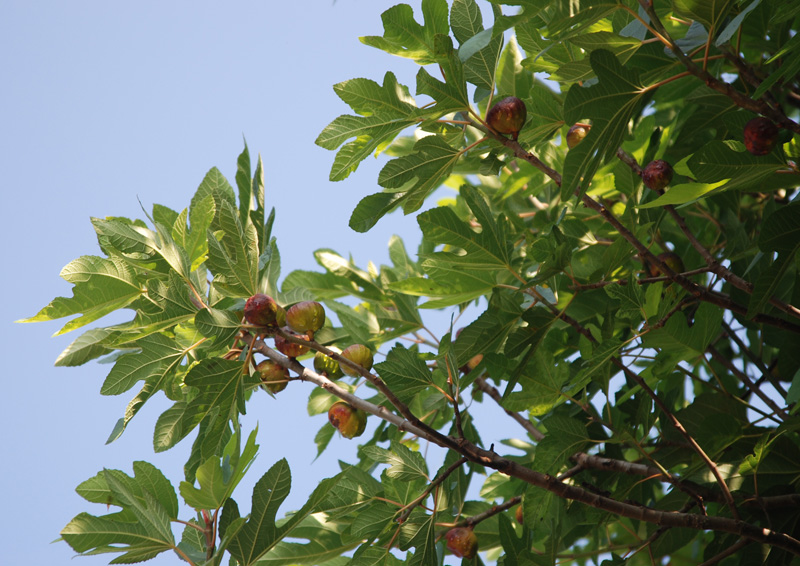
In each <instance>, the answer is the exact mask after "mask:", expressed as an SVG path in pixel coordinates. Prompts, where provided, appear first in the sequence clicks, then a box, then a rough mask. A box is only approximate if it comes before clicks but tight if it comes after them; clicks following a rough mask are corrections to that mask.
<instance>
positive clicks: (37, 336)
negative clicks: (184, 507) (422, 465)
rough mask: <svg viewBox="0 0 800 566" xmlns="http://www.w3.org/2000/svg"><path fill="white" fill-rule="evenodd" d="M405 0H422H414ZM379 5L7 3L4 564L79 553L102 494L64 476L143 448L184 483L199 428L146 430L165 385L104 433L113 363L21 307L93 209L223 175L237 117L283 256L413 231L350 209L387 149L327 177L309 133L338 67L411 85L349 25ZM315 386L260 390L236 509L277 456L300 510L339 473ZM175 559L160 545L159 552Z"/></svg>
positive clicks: (330, 111)
mask: <svg viewBox="0 0 800 566" xmlns="http://www.w3.org/2000/svg"><path fill="white" fill-rule="evenodd" d="M410 4H411V5H412V6H414V8H415V12H416V13H417V14H419V1H411V2H410ZM389 6H391V3H388V2H376V1H367V0H338V1H337V2H335V3H333V2H331V1H323V2H266V1H259V2H254V1H243V2H225V3H223V2H209V1H193V2H188V1H173V2H160V1H159V2H155V1H151V0H150V1H148V0H145V1H139V2H116V1H113V2H109V1H108V0H103V1H80V0H79V1H76V2H56V1H54V0H46V1H39V2H30V1H27V0H7V1H6V2H3V3H2V4H1V5H0V29H1V30H2V31H1V33H0V52H2V53H3V56H2V57H3V58H2V62H1V63H0V65H2V66H1V67H0V68H1V69H2V78H3V81H2V82H3V86H2V89H0V100H1V101H2V126H1V127H0V132H1V133H0V143H1V144H2V148H0V160H2V170H3V174H4V177H5V181H4V182H3V188H2V195H3V205H2V207H0V210H1V212H0V213H1V214H2V223H3V224H2V225H3V228H4V236H5V241H6V246H5V250H6V253H5V257H4V261H3V265H4V274H3V277H2V290H3V298H4V300H3V302H2V303H1V304H0V322H1V324H0V332H2V336H1V337H0V338H2V340H1V341H0V344H2V348H3V354H4V356H3V357H4V370H5V371H4V372H3V377H2V384H3V387H2V393H1V394H0V405H1V406H0V426H1V427H2V428H1V430H2V442H3V449H4V450H3V457H2V459H0V461H1V462H2V463H1V464H0V485H2V488H3V491H4V495H5V497H4V506H3V512H2V514H0V532H2V533H3V535H4V536H3V538H4V540H5V544H4V545H3V546H4V549H3V552H2V562H3V563H6V564H23V563H24V564H51V565H55V564H67V563H73V562H70V559H71V557H72V556H73V552H72V550H71V549H70V548H69V547H68V546H67V545H66V544H65V543H55V544H49V543H50V542H51V541H53V540H54V539H56V538H57V537H58V532H59V531H60V529H61V528H62V527H63V526H64V525H65V524H66V523H67V522H68V521H69V520H70V519H71V518H72V517H73V516H75V515H76V514H78V513H79V512H81V511H89V512H93V513H102V512H103V509H100V508H97V507H93V506H92V505H91V504H89V503H87V502H85V501H83V500H82V499H81V498H80V497H78V496H77V495H76V494H75V492H74V488H75V486H76V485H77V484H78V483H80V482H81V481H83V480H85V479H87V478H89V477H91V476H93V475H94V474H96V473H97V472H98V471H100V470H101V469H102V468H103V467H109V468H118V469H122V470H125V471H126V472H128V473H130V472H131V462H132V461H133V460H147V461H150V462H152V463H154V464H155V465H157V466H159V467H160V468H161V469H162V470H163V471H164V472H165V473H166V475H167V477H168V478H170V480H171V481H172V482H173V485H174V486H175V487H176V488H177V485H178V483H179V481H180V480H181V479H182V477H183V473H182V466H183V463H184V461H185V459H186V457H187V455H188V450H189V448H190V443H191V439H187V440H185V441H184V442H183V443H181V444H179V445H178V446H177V447H176V448H174V449H172V450H171V451H169V452H167V453H164V454H154V453H153V449H152V440H151V439H152V432H153V425H154V422H155V419H156V418H157V417H158V415H159V414H160V413H161V412H162V411H163V410H164V409H165V408H166V407H167V406H168V403H167V402H166V400H165V399H164V397H163V396H159V398H158V399H154V400H152V401H150V402H149V403H148V404H147V406H145V408H144V409H143V410H142V411H141V412H140V414H139V415H137V417H136V419H134V421H133V422H132V423H131V425H130V427H129V428H128V430H127V431H126V433H125V434H124V435H123V436H122V438H121V439H119V440H118V441H117V442H115V443H114V444H111V445H109V446H106V445H105V440H106V438H107V437H108V434H109V432H110V431H111V429H112V427H113V425H114V423H115V422H116V420H117V419H118V418H119V417H120V416H121V415H122V414H123V411H124V408H125V406H126V405H127V403H128V400H129V398H130V397H131V396H132V395H133V394H134V393H133V392H130V393H129V394H124V395H121V396H119V397H101V396H100V394H99V390H100V385H101V384H102V381H103V378H104V377H105V375H106V374H107V373H108V371H109V369H110V366H101V365H98V364H94V363H92V364H89V365H86V366H83V367H80V368H55V367H54V366H53V362H54V360H55V358H56V357H57V355H58V354H59V353H60V351H61V350H62V349H63V348H64V347H66V346H67V345H68V344H69V343H70V342H71V341H72V340H73V339H74V338H76V337H77V335H78V334H77V333H73V334H68V335H66V336H60V337H57V338H51V335H52V334H53V333H54V332H55V331H57V330H58V329H59V328H60V327H61V326H62V324H63V322H64V321H56V322H53V323H37V324H28V325H20V324H14V323H13V321H14V320H17V319H21V318H25V317H29V316H32V315H33V314H35V313H36V312H38V310H39V309H40V308H42V307H43V306H44V305H46V304H47V303H48V302H49V301H50V300H51V299H52V298H53V297H55V296H57V295H66V296H70V295H71V291H70V287H69V285H68V284H67V283H66V282H64V281H63V280H61V279H60V278H59V277H58V273H59V271H60V270H61V268H62V267H63V266H64V265H66V264H67V263H68V262H69V261H71V260H72V259H74V258H76V257H78V256H80V255H90V254H98V253H99V249H98V247H97V243H96V240H95V237H94V232H93V230H92V227H91V225H90V223H89V218H90V217H92V216H100V217H102V216H127V217H138V218H142V217H143V215H142V211H141V208H140V204H139V201H141V203H142V204H143V205H144V207H145V208H146V209H148V210H150V209H151V207H152V205H153V203H159V204H164V205H166V206H169V207H171V208H174V209H178V210H180V209H182V208H184V207H185V206H187V205H188V203H189V199H190V198H191V196H192V194H193V193H194V191H195V189H196V188H197V185H198V184H199V183H200V181H201V180H202V178H203V176H204V175H205V173H206V171H207V170H208V169H209V168H211V167H212V166H218V167H219V168H220V169H221V170H222V172H223V173H224V174H225V175H226V176H227V177H228V179H229V180H231V181H232V182H233V178H234V174H235V164H236V157H237V156H238V154H239V153H240V151H241V150H242V143H243V142H242V138H243V136H245V137H246V138H247V142H248V145H249V147H250V151H251V154H252V155H253V156H255V155H257V154H258V153H261V154H262V156H263V159H264V164H265V168H266V179H267V201H268V205H273V206H275V207H276V208H277V222H276V226H275V233H276V235H277V236H278V245H279V247H280V250H281V254H282V258H283V266H284V272H283V273H284V275H285V274H286V273H288V272H289V271H291V270H292V269H299V268H304V269H316V264H315V263H314V261H313V257H312V252H313V250H315V249H317V248H319V247H330V248H333V249H335V250H337V251H339V252H340V253H342V254H343V255H347V254H348V253H351V254H352V255H353V256H354V258H355V259H356V260H357V261H358V262H359V263H360V264H362V265H365V264H366V262H367V261H368V260H370V259H372V260H375V261H376V263H380V262H382V261H383V262H385V261H386V260H387V253H386V244H387V242H388V240H389V237H390V236H391V235H392V234H394V233H397V234H400V235H402V236H403V237H404V238H408V239H407V244H409V246H408V247H409V251H411V252H413V251H414V250H415V249H416V244H417V243H418V238H419V236H418V229H417V227H416V222H415V219H414V217H413V216H412V217H402V216H400V215H398V214H393V215H391V216H390V217H388V218H385V219H383V220H382V221H381V222H380V223H379V224H378V225H377V226H376V227H375V228H374V229H373V230H372V231H371V232H369V233H368V234H366V235H362V234H356V233H355V232H353V231H352V230H350V229H349V228H348V227H347V220H348V218H349V215H350V212H351V211H352V209H353V208H354V207H355V205H356V204H357V202H358V200H359V199H360V198H361V197H363V196H365V195H367V194H370V193H373V192H376V191H377V190H378V187H377V183H376V179H377V173H378V171H379V170H380V166H381V164H382V161H381V160H371V159H370V160H368V161H367V162H365V163H364V164H363V165H362V166H361V168H360V169H359V170H358V171H357V172H356V173H355V174H354V175H352V176H351V177H350V178H349V179H348V180H346V181H344V182H340V183H331V182H329V181H328V172H329V169H330V166H331V163H332V160H333V157H334V154H333V153H332V152H329V151H326V150H323V149H321V148H319V147H317V146H315V145H314V139H315V138H316V136H317V134H318V133H319V132H320V131H321V130H322V128H323V127H324V126H325V125H326V124H328V123H329V122H330V121H331V120H333V118H335V117H336V116H338V115H339V114H343V113H348V111H349V109H348V108H347V107H346V106H345V105H344V103H342V102H341V101H340V100H339V99H338V98H337V97H336V96H335V94H334V92H333V90H332V88H331V87H332V85H333V84H334V83H336V82H339V81H342V80H346V79H349V78H355V77H367V78H372V79H375V80H378V81H381V80H382V77H383V74H384V72H385V71H386V70H389V69H391V70H392V71H393V72H395V74H396V75H397V76H398V78H399V80H400V81H401V82H403V83H405V84H407V85H409V86H411V88H412V92H413V87H414V79H413V77H414V76H415V75H416V71H417V67H416V66H415V64H414V63H412V62H410V61H407V60H402V59H398V58H394V57H391V56H389V55H387V54H384V53H382V52H380V51H377V50H374V49H372V48H369V47H366V46H364V45H362V44H361V43H360V42H359V41H358V37H359V36H362V35H381V34H382V26H381V21H380V13H381V12H382V11H383V10H385V9H386V8H388V7H389ZM299 227H302V229H299ZM102 322H104V323H105V324H110V323H112V322H116V320H114V321H102ZM439 330H442V329H441V328H440V329H439ZM307 395H308V389H307V387H290V388H289V389H287V391H285V392H284V393H282V394H281V402H280V403H278V402H276V401H274V400H272V399H270V398H268V397H267V396H266V395H262V396H260V399H259V400H258V401H257V402H254V403H252V404H251V405H250V407H249V412H248V416H247V419H246V420H245V423H244V424H245V428H246V430H249V428H250V427H252V426H254V425H255V423H256V422H258V423H259V426H260V434H259V443H260V445H261V450H260V454H259V457H258V459H257V461H256V464H255V465H254V467H253V468H252V469H251V471H250V477H249V480H250V482H245V483H243V484H242V485H241V486H240V488H239V491H238V493H237V495H236V497H237V500H238V501H239V503H240V505H242V506H243V508H244V509H248V508H249V499H250V489H251V486H252V482H255V480H257V479H258V477H259V476H260V475H261V474H262V473H263V472H264V471H266V470H267V469H268V468H269V467H270V466H271V465H272V464H273V463H274V462H275V461H277V460H278V459H279V458H282V457H286V458H287V459H288V460H289V464H290V466H291V468H292V472H293V480H294V481H293V485H294V487H293V493H292V495H291V496H290V499H289V501H288V505H287V506H286V509H292V508H297V507H299V505H300V504H301V503H302V501H303V496H304V495H305V494H307V493H309V492H310V490H311V488H313V486H314V485H315V484H316V482H317V481H318V480H319V479H320V478H322V477H327V476H329V475H332V474H333V473H335V471H336V458H337V457H341V458H343V459H348V457H351V455H352V454H353V451H354V448H355V443H354V442H350V443H348V441H346V440H344V439H341V438H335V439H334V441H333V444H332V446H333V448H334V449H333V450H330V449H329V452H328V454H327V456H326V457H324V458H321V459H320V460H318V461H317V462H316V463H315V464H314V465H311V462H312V460H313V457H314V454H315V447H314V446H313V443H312V438H313V435H314V434H315V433H316V431H317V429H318V428H319V427H320V426H322V424H323V422H324V417H323V416H318V417H316V418H314V419H309V418H308V417H307V416H306V408H305V406H306V399H307ZM503 422H505V421H503ZM287 423H290V425H291V426H287ZM508 423H509V424H508V426H509V427H510V426H512V425H511V422H510V421H508ZM485 440H488V441H491V440H493V439H491V438H489V439H485ZM433 471H435V470H433ZM187 518H188V517H187ZM178 535H179V533H178ZM109 559H110V557H103V556H99V557H89V558H81V559H78V562H75V564H80V565H87V566H92V565H96V564H106V563H107V562H108V560H109ZM176 563H178V562H177V557H176V556H174V555H166V554H165V555H162V556H161V557H159V558H158V559H156V560H154V561H151V562H150V564H176Z"/></svg>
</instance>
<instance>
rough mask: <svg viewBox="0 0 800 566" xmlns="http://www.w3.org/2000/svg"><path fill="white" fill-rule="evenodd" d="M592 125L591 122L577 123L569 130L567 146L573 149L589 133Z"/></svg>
mask: <svg viewBox="0 0 800 566" xmlns="http://www.w3.org/2000/svg"><path fill="white" fill-rule="evenodd" d="M590 129H591V126H590V125H589V124H575V125H574V126H572V127H571V128H570V129H569V131H568V132H567V147H569V148H570V149H572V148H573V147H575V146H576V145H578V144H579V143H581V142H582V141H583V138H585V137H586V136H587V135H588V134H589V130H590Z"/></svg>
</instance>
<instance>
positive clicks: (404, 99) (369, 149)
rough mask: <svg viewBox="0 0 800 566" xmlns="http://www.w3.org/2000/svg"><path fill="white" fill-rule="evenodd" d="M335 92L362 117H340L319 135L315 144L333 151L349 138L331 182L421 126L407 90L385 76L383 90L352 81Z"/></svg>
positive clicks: (366, 82)
mask: <svg viewBox="0 0 800 566" xmlns="http://www.w3.org/2000/svg"><path fill="white" fill-rule="evenodd" d="M333 88H334V91H335V92H336V94H337V95H338V96H339V97H340V98H341V99H342V100H344V101H345V102H346V103H347V104H349V105H350V107H351V108H352V109H353V110H354V111H355V112H357V113H358V114H360V116H339V117H338V118H336V119H335V120H334V121H333V122H331V123H330V124H329V125H328V126H326V127H325V129H324V130H322V132H321V133H320V134H319V136H318V137H317V139H316V142H315V143H316V144H317V145H319V146H320V147H324V148H325V149H330V150H334V149H336V148H338V147H339V146H340V145H342V144H343V143H345V142H346V141H347V140H348V139H350V138H355V141H353V142H350V143H349V144H347V145H345V146H344V147H343V148H342V149H341V150H340V151H339V154H338V155H337V156H336V160H335V161H334V166H333V169H332V170H331V174H330V180H331V181H341V180H342V179H344V178H345V177H347V176H348V175H349V174H350V173H352V172H353V171H355V170H356V168H357V167H358V164H359V163H360V162H361V161H363V160H364V159H365V158H367V157H368V156H369V155H372V154H373V153H375V152H376V151H378V150H379V148H381V147H384V146H386V145H388V143H389V142H390V141H391V140H393V139H394V138H395V136H397V134H399V133H400V132H401V131H402V130H404V129H405V128H407V127H409V126H412V125H414V124H415V123H417V122H419V121H420V119H421V118H422V117H423V116H425V114H426V112H423V111H420V110H419V109H418V108H417V107H416V105H415V103H414V99H413V98H412V97H411V96H410V95H409V93H408V88H407V87H405V86H403V85H401V84H399V83H398V82H397V78H396V77H395V76H394V75H393V74H392V73H386V75H385V76H384V79H383V86H381V85H379V84H378V83H376V82H374V81H371V80H369V79H351V80H349V81H344V82H342V83H339V84H337V85H335V86H334V87H333Z"/></svg>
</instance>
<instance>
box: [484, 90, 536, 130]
mask: <svg viewBox="0 0 800 566" xmlns="http://www.w3.org/2000/svg"><path fill="white" fill-rule="evenodd" d="M527 117H528V109H527V108H526V107H525V103H524V102H522V101H521V100H520V99H519V98H517V97H516V96H509V97H508V98H504V99H503V100H501V101H500V102H498V103H497V104H495V105H494V106H492V107H491V108H490V109H489V112H487V113H486V123H487V124H488V125H489V127H490V128H491V129H493V130H494V131H495V132H497V133H500V134H511V139H514V140H516V139H517V137H519V131H520V130H521V129H522V127H523V126H524V125H525V119H526V118H527Z"/></svg>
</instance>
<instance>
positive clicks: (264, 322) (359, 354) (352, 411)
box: [244, 293, 373, 438]
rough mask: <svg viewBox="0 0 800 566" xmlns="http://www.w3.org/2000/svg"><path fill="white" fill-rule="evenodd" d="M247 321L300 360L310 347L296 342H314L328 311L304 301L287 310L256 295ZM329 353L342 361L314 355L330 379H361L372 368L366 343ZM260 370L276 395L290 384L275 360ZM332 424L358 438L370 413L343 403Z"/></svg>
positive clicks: (332, 412)
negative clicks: (272, 336) (349, 377)
mask: <svg viewBox="0 0 800 566" xmlns="http://www.w3.org/2000/svg"><path fill="white" fill-rule="evenodd" d="M244 318H245V320H246V322H247V323H248V324H250V325H252V326H255V327H260V331H259V330H256V334H259V335H261V336H265V335H274V341H275V349H277V350H278V351H279V352H281V353H282V354H283V355H285V356H286V357H288V358H290V359H296V358H298V357H300V356H302V355H304V354H307V353H308V352H309V351H310V347H309V346H308V345H305V344H302V343H298V342H296V341H294V340H293V339H294V338H296V339H298V340H302V341H305V342H312V341H313V340H314V334H315V333H316V332H317V331H319V329H320V328H322V327H323V326H324V324H325V309H324V308H323V306H322V305H321V304H319V303H318V302H316V301H303V302H300V303H297V304H295V305H292V306H291V307H290V308H289V309H288V310H285V309H284V308H283V307H281V306H280V305H279V304H278V303H277V302H276V301H275V299H273V298H272V297H270V296H269V295H265V294H264V293H256V294H255V295H253V296H252V297H250V298H249V299H247V301H246V302H245V305H244ZM329 350H330V351H331V352H332V353H333V354H334V355H335V356H336V357H337V358H338V360H337V359H334V358H333V357H331V356H328V355H326V354H323V353H322V352H317V353H316V355H315V356H314V369H315V370H316V371H317V372H318V373H319V374H321V375H324V376H326V377H328V378H329V379H338V378H340V377H342V376H343V375H348V376H351V377H359V376H361V375H362V372H364V371H369V370H370V368H372V362H373V357H372V350H370V349H369V348H368V347H367V346H364V345H363V344H352V345H350V346H348V347H347V348H345V349H344V350H340V349H339V348H337V347H336V346H330V347H329ZM340 361H341V362H342V363H340ZM256 371H257V372H258V375H259V377H260V378H261V384H262V387H264V389H266V390H267V391H269V392H270V393H272V394H275V393H279V392H281V391H283V390H284V389H285V388H286V385H287V384H288V382H289V370H287V369H286V368H285V367H283V366H282V365H281V364H279V363H277V362H275V361H273V360H271V359H266V360H263V361H261V362H259V363H258V364H257V365H256ZM328 421H329V422H330V423H331V425H333V426H334V427H335V428H336V429H337V430H338V431H339V433H340V434H341V435H342V436H344V437H345V438H354V437H356V436H360V435H361V434H363V433H364V429H365V428H366V425H367V414H366V413H365V412H364V411H362V410H361V409H358V408H356V407H353V406H352V405H350V404H348V403H345V402H344V401H340V402H337V403H334V405H333V406H332V407H331V408H330V410H329V411H328Z"/></svg>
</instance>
